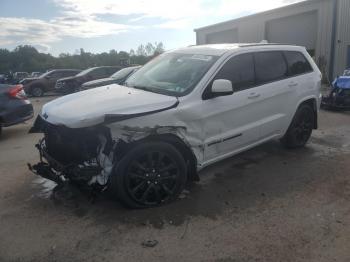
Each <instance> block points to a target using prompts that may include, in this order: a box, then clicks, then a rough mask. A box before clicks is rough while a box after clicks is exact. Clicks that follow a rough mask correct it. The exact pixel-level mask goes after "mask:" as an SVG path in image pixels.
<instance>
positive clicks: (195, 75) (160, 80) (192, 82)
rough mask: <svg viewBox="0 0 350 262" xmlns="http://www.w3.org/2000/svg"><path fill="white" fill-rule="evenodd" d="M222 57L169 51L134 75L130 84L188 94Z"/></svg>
mask: <svg viewBox="0 0 350 262" xmlns="http://www.w3.org/2000/svg"><path fill="white" fill-rule="evenodd" d="M217 59H218V57H217V56H210V55H197V54H196V55H195V54H178V53H166V54H163V55H160V56H158V57H157V58H155V59H153V60H152V61H150V62H149V63H147V64H146V65H145V66H143V67H142V68H140V69H139V70H138V71H137V72H136V73H134V74H133V75H131V76H130V77H129V78H128V80H127V83H126V85H127V86H130V87H134V88H140V89H144V90H147V91H151V92H155V93H161V94H165V95H172V96H182V95H185V94H188V93H189V92H191V91H192V89H193V88H194V87H195V86H196V84H197V83H198V82H199V80H200V79H201V78H202V77H203V76H204V74H205V73H206V72H207V71H208V70H209V68H210V67H211V66H212V65H213V64H214V62H215V61H216V60H217Z"/></svg>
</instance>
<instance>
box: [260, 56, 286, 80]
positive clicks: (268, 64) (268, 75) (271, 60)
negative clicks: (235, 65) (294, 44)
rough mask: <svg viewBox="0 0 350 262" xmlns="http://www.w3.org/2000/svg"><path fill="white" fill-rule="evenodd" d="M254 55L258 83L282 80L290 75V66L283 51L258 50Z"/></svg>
mask: <svg viewBox="0 0 350 262" xmlns="http://www.w3.org/2000/svg"><path fill="white" fill-rule="evenodd" d="M254 56H255V72H256V81H257V84H264V83H268V82H272V81H277V80H281V79H284V78H286V77H287V76H288V68H287V64H286V61H285V58H284V57H283V54H282V52H278V51H272V52H258V53H255V55H254Z"/></svg>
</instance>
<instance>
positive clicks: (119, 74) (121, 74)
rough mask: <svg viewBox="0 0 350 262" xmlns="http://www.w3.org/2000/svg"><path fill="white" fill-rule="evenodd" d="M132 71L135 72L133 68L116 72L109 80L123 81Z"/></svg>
mask: <svg viewBox="0 0 350 262" xmlns="http://www.w3.org/2000/svg"><path fill="white" fill-rule="evenodd" d="M134 70H135V67H127V68H124V69H121V70H119V71H118V72H116V73H114V74H113V75H111V78H114V79H123V78H125V77H127V76H128V75H129V74H130V73H132V72H133V71H134Z"/></svg>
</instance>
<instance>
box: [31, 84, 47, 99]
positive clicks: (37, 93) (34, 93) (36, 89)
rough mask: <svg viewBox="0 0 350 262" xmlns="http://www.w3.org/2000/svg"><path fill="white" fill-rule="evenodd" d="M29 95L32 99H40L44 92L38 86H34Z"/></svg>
mask: <svg viewBox="0 0 350 262" xmlns="http://www.w3.org/2000/svg"><path fill="white" fill-rule="evenodd" d="M30 93H31V95H32V96H34V97H41V96H43V95H44V90H43V88H42V87H40V86H34V87H33V88H32V89H31V90H30Z"/></svg>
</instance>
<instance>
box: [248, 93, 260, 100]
mask: <svg viewBox="0 0 350 262" xmlns="http://www.w3.org/2000/svg"><path fill="white" fill-rule="evenodd" d="M259 96H260V94H256V93H251V94H249V96H248V99H254V98H258V97H259Z"/></svg>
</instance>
